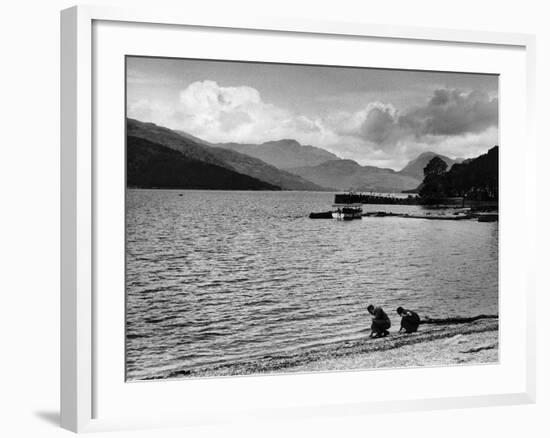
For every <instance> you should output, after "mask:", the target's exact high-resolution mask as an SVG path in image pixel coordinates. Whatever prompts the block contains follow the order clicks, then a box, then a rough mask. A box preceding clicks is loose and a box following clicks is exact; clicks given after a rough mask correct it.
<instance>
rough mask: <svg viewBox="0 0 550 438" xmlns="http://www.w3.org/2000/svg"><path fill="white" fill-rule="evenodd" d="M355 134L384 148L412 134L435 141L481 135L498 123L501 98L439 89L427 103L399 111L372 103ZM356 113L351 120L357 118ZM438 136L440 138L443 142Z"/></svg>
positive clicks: (480, 93) (427, 140) (479, 93)
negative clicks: (443, 138)
mask: <svg viewBox="0 0 550 438" xmlns="http://www.w3.org/2000/svg"><path fill="white" fill-rule="evenodd" d="M358 114H359V115H360V117H363V120H362V123H361V124H360V126H356V128H355V132H354V134H355V135H357V136H359V137H362V138H363V139H365V140H366V141H369V142H371V143H373V144H374V145H375V147H379V148H382V149H386V148H393V147H395V146H396V145H397V144H398V143H399V142H401V141H404V140H406V139H410V137H414V138H415V139H416V141H418V140H423V141H424V142H425V143H433V142H434V138H430V137H433V136H438V137H446V136H465V135H469V134H478V133H481V132H484V131H486V130H487V129H489V128H490V127H496V126H497V125H498V99H497V98H496V97H490V96H489V95H488V94H487V93H484V92H480V91H476V90H474V91H470V92H461V91H459V90H447V89H439V90H435V91H434V93H433V96H432V97H431V98H430V99H429V100H428V102H427V103H426V104H425V105H421V106H416V107H412V108H408V109H406V110H404V111H403V112H402V113H399V112H398V111H396V110H395V108H393V107H391V106H387V105H386V106H384V105H381V104H377V105H371V106H370V107H368V108H367V110H366V111H360V112H359V113H358ZM356 117H357V115H354V116H353V117H352V119H355V118H356ZM440 140H441V139H438V140H437V141H440Z"/></svg>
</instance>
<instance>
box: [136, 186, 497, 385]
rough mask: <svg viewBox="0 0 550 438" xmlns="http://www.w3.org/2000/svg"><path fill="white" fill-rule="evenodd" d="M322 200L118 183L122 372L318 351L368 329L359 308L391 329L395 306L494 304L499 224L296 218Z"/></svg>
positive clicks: (464, 309)
mask: <svg viewBox="0 0 550 438" xmlns="http://www.w3.org/2000/svg"><path fill="white" fill-rule="evenodd" d="M333 196H334V194H333V193H318V192H314V193H313V192H226V191H219V192H218V191H163V190H128V192H127V249H126V252H127V254H126V256H127V257H126V258H127V261H126V263H127V274H126V277H127V279H126V283H127V334H126V335H127V364H126V366H127V377H128V379H129V380H136V379H144V378H163V377H181V376H187V375H200V374H208V371H209V370H210V372H211V373H214V374H216V371H215V370H220V373H222V372H223V373H229V374H235V373H250V372H254V370H255V369H256V368H255V364H256V366H259V365H258V364H261V367H262V368H261V369H264V370H265V369H267V370H269V369H272V370H276V369H277V368H278V365H281V367H282V366H286V364H287V362H289V361H292V360H294V359H295V358H296V357H302V358H303V357H307V355H308V354H312V353H313V352H319V351H323V352H324V354H330V353H331V351H333V350H334V349H336V348H337V347H338V346H341V345H342V342H348V341H353V340H356V339H359V338H363V337H365V336H366V335H368V331H367V332H365V330H366V329H368V328H369V326H370V317H369V315H368V313H367V310H366V307H367V305H368V304H370V303H373V304H375V305H381V306H383V307H384V308H386V310H387V311H388V314H389V315H390V317H391V318H392V322H393V327H392V330H394V329H395V330H396V329H397V328H396V326H398V317H397V315H396V314H395V312H394V309H395V308H396V307H397V306H399V305H402V306H404V307H407V308H412V309H416V310H418V312H419V313H420V314H421V316H430V317H446V316H456V315H461V316H473V315H477V314H481V313H492V314H495V313H498V223H479V222H476V221H469V220H466V221H435V220H434V221H427V220H421V219H404V218H397V217H380V218H377V217H365V218H363V219H361V220H355V221H350V222H340V221H336V220H330V219H327V220H311V219H309V218H308V217H307V216H308V214H309V213H310V212H311V211H326V210H329V209H330V207H331V204H332V200H333ZM365 210H366V211H369V210H385V211H393V212H409V213H419V212H421V207H418V206H396V205H386V206H381V205H376V206H365ZM432 214H437V212H432ZM293 358H294V359H293ZM212 370H214V371H212Z"/></svg>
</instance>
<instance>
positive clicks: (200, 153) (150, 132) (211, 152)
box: [127, 119, 323, 190]
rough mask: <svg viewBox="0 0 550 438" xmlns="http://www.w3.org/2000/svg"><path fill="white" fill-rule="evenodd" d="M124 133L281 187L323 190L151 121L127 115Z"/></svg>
mask: <svg viewBox="0 0 550 438" xmlns="http://www.w3.org/2000/svg"><path fill="white" fill-rule="evenodd" d="M127 135H128V136H133V137H138V138H142V139H145V140H148V141H150V142H152V143H155V144H158V145H161V146H165V147H168V148H170V149H173V150H175V151H178V152H180V153H181V154H183V155H184V156H185V157H187V158H190V159H194V160H197V161H201V162H204V163H206V164H210V165H215V166H218V167H222V168H225V169H228V170H231V171H233V172H237V173H239V174H242V175H247V176H249V177H251V178H255V179H257V180H260V181H263V182H265V183H267V184H268V185H270V186H274V187H280V188H281V189H282V190H323V188H322V187H320V186H318V185H316V184H314V183H312V182H310V181H306V180H304V179H303V178H301V177H300V176H298V175H294V174H291V173H288V172H285V171H283V170H280V169H277V168H276V167H275V166H272V165H270V164H267V163H265V162H263V161H262V160H259V159H257V158H254V157H251V156H248V155H245V154H241V153H239V152H235V151H232V150H229V149H223V148H220V147H211V146H209V145H208V144H207V143H206V142H204V143H200V142H199V141H198V139H194V138H192V137H190V136H189V137H184V136H182V135H181V134H178V133H177V132H175V131H172V130H170V129H168V128H164V127H162V126H158V125H155V124H153V123H144V122H140V121H138V120H134V119H127Z"/></svg>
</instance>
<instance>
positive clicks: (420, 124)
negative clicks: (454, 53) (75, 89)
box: [126, 57, 498, 170]
mask: <svg viewBox="0 0 550 438" xmlns="http://www.w3.org/2000/svg"><path fill="white" fill-rule="evenodd" d="M126 96H127V102H126V108H127V115H128V117H131V118H135V119H138V120H141V121H144V122H153V123H156V124H158V125H161V126H165V127H167V128H170V129H178V130H183V131H185V132H187V133H189V134H192V135H194V136H196V137H199V138H202V139H204V140H206V141H209V142H212V143H224V142H238V143H253V144H261V143H263V142H266V141H271V140H280V139H295V140H297V141H299V142H300V143H301V144H304V145H312V146H317V147H321V148H323V149H326V150H328V151H330V152H333V153H335V154H336V155H338V156H339V157H341V158H346V159H352V160H355V161H357V162H358V163H360V164H362V165H372V166H379V167H388V168H392V169H395V170H399V169H401V168H402V167H403V166H405V165H406V164H407V162H408V161H410V160H412V159H414V158H416V157H417V156H418V155H419V154H420V153H422V152H426V151H433V152H436V153H439V154H443V155H446V156H448V157H451V158H472V157H476V156H478V155H480V154H482V153H485V152H486V151H487V150H488V149H490V148H491V147H492V146H494V145H496V144H498V76H496V75H486V74H472V73H454V72H452V73H447V72H429V71H413V70H386V69H370V68H354V67H331V66H310V65H307V66H306V65H292V64H269V63H251V62H231V61H210V60H191V59H173V58H152V57H127V59H126Z"/></svg>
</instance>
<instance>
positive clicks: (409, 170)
mask: <svg viewBox="0 0 550 438" xmlns="http://www.w3.org/2000/svg"><path fill="white" fill-rule="evenodd" d="M436 156H437V157H439V158H441V159H442V160H443V161H444V162H445V163H446V164H447V166H448V169H450V168H451V166H452V165H453V164H456V163H460V162H461V160H453V159H452V158H449V157H446V156H445V155H441V154H436V153H435V152H423V153H422V154H420V155H419V156H418V157H416V158H415V159H414V160H412V161H410V162H409V163H408V164H407V165H406V166H405V167H404V168H403V169H401V170H400V171H399V172H398V173H399V174H401V175H406V176H412V177H413V178H416V179H419V180H420V181H422V180H423V179H424V168H425V167H426V165H427V164H428V163H429V162H430V160H431V159H432V158H434V157H436ZM409 188H411V187H409Z"/></svg>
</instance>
